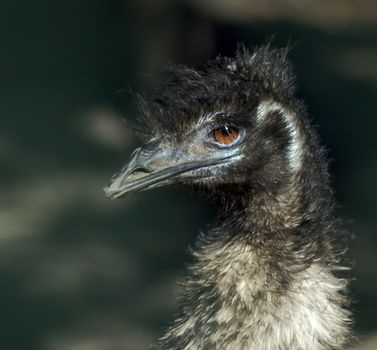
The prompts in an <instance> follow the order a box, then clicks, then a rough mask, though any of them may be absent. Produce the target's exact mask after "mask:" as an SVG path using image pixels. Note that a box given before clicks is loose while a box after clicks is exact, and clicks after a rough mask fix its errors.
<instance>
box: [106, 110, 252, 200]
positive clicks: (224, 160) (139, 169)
mask: <svg viewBox="0 0 377 350" xmlns="http://www.w3.org/2000/svg"><path fill="white" fill-rule="evenodd" d="M197 124H198V125H192V126H191V128H190V130H188V131H187V133H186V135H185V136H184V137H182V136H181V137H180V139H181V141H180V142H176V141H175V140H174V139H172V138H171V137H170V138H163V137H159V138H153V139H152V140H150V141H149V142H148V143H147V144H145V145H144V146H142V147H139V148H137V149H136V150H135V151H134V152H133V154H132V155H131V159H130V160H129V162H128V163H127V164H126V165H125V166H124V168H123V169H122V170H121V171H120V172H119V173H118V174H116V175H115V176H114V177H113V178H112V180H111V183H110V185H109V186H108V187H107V188H106V189H105V191H106V193H107V195H108V196H109V197H111V198H118V197H121V196H123V195H125V194H127V193H129V192H133V191H139V190H144V189H150V188H154V187H158V186H164V185H169V184H174V183H179V182H186V183H187V182H189V183H190V182H195V183H206V182H208V181H210V180H214V179H218V177H219V176H220V175H223V174H224V173H225V172H226V168H229V167H232V166H235V164H236V163H237V162H239V161H240V160H241V159H243V158H244V157H245V152H244V147H243V142H244V139H245V136H246V135H245V134H246V130H245V129H244V128H242V127H241V126H238V125H235V124H234V123H231V122H228V121H227V120H226V116H224V114H223V113H214V114H212V115H208V116H206V117H205V118H203V117H201V120H200V123H197ZM170 136H171V135H170Z"/></svg>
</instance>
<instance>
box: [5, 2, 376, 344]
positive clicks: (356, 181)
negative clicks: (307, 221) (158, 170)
mask: <svg viewBox="0 0 377 350" xmlns="http://www.w3.org/2000/svg"><path fill="white" fill-rule="evenodd" d="M0 23H1V24H0V26H1V28H0V29H1V30H0V39H1V40H0V72H1V78H0V99H1V103H0V166H1V171H0V179H1V181H0V344H1V345H0V347H1V348H2V349H6V350H12V349H23V350H24V349H28V350H37V349H38V350H68V349H69V350H89V349H90V350H99V349H106V350H118V349H119V350H120V349H122V350H124V349H130V350H139V349H145V348H146V346H147V344H148V343H149V342H150V341H151V340H152V339H154V338H156V337H158V336H159V335H161V334H162V332H163V329H164V327H165V326H166V325H167V323H168V322H169V321H170V320H172V315H173V313H174V311H175V310H176V302H175V293H176V286H175V281H176V280H177V279H178V278H179V277H180V276H181V274H182V270H183V267H184V264H185V262H187V261H188V260H189V254H188V253H187V247H188V246H189V245H190V244H193V242H194V241H195V238H196V236H197V232H198V230H200V229H203V228H204V227H205V225H206V223H208V222H210V221H211V218H212V217H213V214H214V210H213V208H212V207H211V204H210V203H208V202H206V201H204V200H203V199H201V198H197V197H193V196H191V195H190V194H189V193H188V191H185V190H184V189H181V188H171V189H162V190H155V191H152V192H147V193H141V194H140V195H138V196H136V197H132V198H126V199H124V200H122V201H109V200H108V199H106V198H105V196H104V194H103V192H102V187H103V185H104V184H105V183H106V182H107V180H108V179H109V178H110V176H111V175H112V174H113V173H114V172H116V171H117V170H118V169H119V168H120V167H121V166H122V164H123V163H124V162H125V161H126V159H127V157H128V155H129V153H130V152H131V150H132V149H133V148H134V147H135V146H136V145H137V144H138V140H137V139H136V138H135V137H134V136H133V135H132V134H131V133H130V132H129V130H128V128H127V124H126V123H124V122H123V119H127V120H131V121H132V120H133V119H134V116H135V111H134V108H133V101H132V91H143V92H145V93H147V94H148V93H151V92H153V89H154V88H155V86H156V84H157V83H158V81H159V71H160V69H161V68H162V67H163V66H164V65H165V64H166V63H167V62H175V63H184V64H196V63H199V62H202V61H205V60H207V59H208V58H213V57H215V56H216V55H217V54H218V53H222V54H224V55H232V53H233V52H234V50H235V48H236V47H237V43H238V42H243V43H245V44H246V45H249V46H254V45H258V44H263V43H264V42H265V41H266V38H270V37H271V36H272V35H274V36H275V39H274V43H275V45H276V46H285V45H287V44H290V45H292V46H293V49H292V50H291V53H290V58H291V60H292V61H293V63H294V65H295V67H296V71H297V74H298V81H299V91H298V94H299V96H300V97H301V98H304V99H305V100H306V102H307V104H308V109H309V112H310V114H311V115H312V116H313V117H314V118H315V121H316V123H318V125H319V129H320V132H321V136H322V139H323V141H324V143H325V144H326V145H327V147H328V148H329V149H330V155H331V157H332V159H333V161H332V165H331V172H332V174H333V175H334V187H335V190H336V196H337V199H338V201H339V203H340V204H341V206H342V207H341V208H340V209H339V211H340V213H341V215H343V217H345V218H346V219H347V220H348V221H349V223H348V224H347V225H348V227H349V229H350V230H351V231H352V232H354V233H355V234H356V239H355V240H353V241H352V242H351V249H350V255H351V257H352V259H354V260H355V261H356V263H355V267H354V270H353V274H354V276H355V280H354V281H353V283H352V295H353V299H354V301H355V304H354V309H355V329H356V331H357V333H358V335H359V336H361V338H362V339H365V340H364V341H363V344H362V345H360V346H358V347H357V349H377V345H376V344H377V343H376V337H377V298H376V296H377V254H376V251H377V235H376V228H377V210H376V209H377V204H376V199H377V185H376V179H377V157H376V149H377V147H376V146H377V137H376V135H377V118H376V117H377V116H376V99H377V93H376V92H377V65H376V62H377V5H376V2H375V0H361V1H353V0H333V1H326V0H302V1H297V0H268V1H266V0H248V1H246V0H201V1H199V0H186V1H178V0H176V1H173V0H154V1H146V0H138V1H137V0H134V1H132V0H128V1H126V0H123V1H122V0H112V1H100V0H91V1H89V0H81V1H73V0H67V1H58V2H53V1H47V0H35V1H26V0H21V1H18V2H15V1H10V0H2V1H1V5H0Z"/></svg>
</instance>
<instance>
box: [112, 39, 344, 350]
mask: <svg viewBox="0 0 377 350" xmlns="http://www.w3.org/2000/svg"><path fill="white" fill-rule="evenodd" d="M139 102H140V103H139V107H140V108H139V119H140V121H141V123H140V129H141V131H142V132H143V134H144V136H145V138H146V140H147V142H146V144H145V145H144V146H142V147H140V148H137V149H136V150H135V151H134V152H133V153H132V155H131V159H130V160H129V162H128V163H127V164H126V165H125V167H124V168H123V169H122V170H121V171H120V172H119V173H118V174H116V175H115V176H114V177H113V178H112V180H111V181H110V184H109V185H108V186H107V187H106V188H105V192H106V194H107V196H109V197H110V198H119V197H122V196H124V195H126V194H128V193H131V192H136V191H140V190H146V189H151V188H155V187H159V186H166V185H171V184H176V183H182V184H184V185H189V186H191V187H193V188H196V189H198V190H200V191H201V192H204V193H206V194H207V195H209V196H210V197H211V198H212V199H213V200H214V201H215V202H216V203H217V205H218V209H219V210H218V216H217V220H216V223H215V224H214V225H213V226H212V228H211V229H209V230H208V232H206V233H202V234H201V235H200V236H199V239H198V241H197V244H196V246H195V248H194V249H193V256H194V258H193V259H194V262H193V264H192V265H191V266H189V267H188V271H187V277H186V279H185V281H184V283H183V293H182V294H183V295H182V297H181V304H180V314H179V316H178V317H177V318H176V320H175V321H174V322H173V323H172V324H171V325H170V327H169V328H168V329H167V331H166V333H165V335H163V336H162V337H161V338H160V339H158V340H157V341H156V343H155V344H154V345H153V348H155V349H162V350H178V349H179V350H197V349H206V350H212V349H220V350H234V349H240V350H248V349H253V350H254V349H255V350H275V349H276V350H288V349H289V350H304V349H313V350H330V349H332V350H336V349H342V348H344V346H345V345H346V344H347V343H348V342H349V341H350V339H351V332H350V324H351V312H350V310H349V307H348V305H349V297H348V292H347V287H348V279H347V278H346V277H345V276H343V272H342V271H343V270H346V269H347V267H346V264H345V263H344V252H345V244H344V242H343V240H342V230H341V229H340V220H339V219H337V218H336V215H335V214H334V211H335V210H334V206H335V203H334V198H333V194H332V190H331V186H330V180H329V173H328V161H327V155H326V151H325V149H324V147H323V146H321V143H320V141H319V137H318V135H317V131H316V129H315V128H314V127H313V125H312V122H311V120H310V118H309V117H308V114H307V112H306V108H305V106H304V104H303V103H302V102H301V101H300V100H298V99H297V98H296V97H295V77H294V74H293V73H292V67H291V64H290V63H289V62H288V60H287V49H273V48H271V47H270V45H265V46H262V47H260V48H257V49H254V50H253V51H248V50H247V49H245V48H243V49H241V50H239V51H238V52H237V54H236V55H235V57H232V58H228V57H218V58H216V59H215V60H213V61H210V62H209V63H206V64H204V65H202V66H199V67H198V68H196V69H194V68H188V67H185V66H169V67H167V68H166V69H165V73H164V77H163V82H162V84H161V86H160V88H159V89H158V91H157V94H156V96H155V97H154V98H152V99H150V100H149V101H144V99H141V98H140V101H139Z"/></svg>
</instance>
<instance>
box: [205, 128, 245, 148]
mask: <svg viewBox="0 0 377 350" xmlns="http://www.w3.org/2000/svg"><path fill="white" fill-rule="evenodd" d="M239 134H240V133H239V130H238V129H237V128H236V127H234V126H230V125H223V126H220V127H219V128H217V129H215V130H213V131H212V136H213V139H214V140H215V141H216V142H217V143H218V144H220V145H224V146H230V145H232V144H233V143H234V142H236V141H237V140H238V136H239Z"/></svg>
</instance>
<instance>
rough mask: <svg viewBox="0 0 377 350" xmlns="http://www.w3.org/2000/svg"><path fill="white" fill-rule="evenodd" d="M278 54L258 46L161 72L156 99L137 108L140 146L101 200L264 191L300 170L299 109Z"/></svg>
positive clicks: (282, 54) (287, 70) (283, 57)
mask: <svg viewBox="0 0 377 350" xmlns="http://www.w3.org/2000/svg"><path fill="white" fill-rule="evenodd" d="M286 54H287V50H273V49H271V48H269V47H268V46H265V47H262V48H259V49H257V50H255V51H254V52H253V53H250V52H248V51H247V50H245V49H243V50H241V51H240V52H238V53H237V55H236V57H235V58H224V57H219V58H217V59H216V60H214V61H211V62H209V63H208V64H206V65H204V66H201V67H199V68H197V69H191V68H187V67H184V66H172V67H168V68H167V69H166V70H165V77H164V79H163V83H162V84H161V87H160V89H159V91H158V93H157V96H156V97H155V98H154V99H153V100H152V101H150V102H144V101H143V102H141V103H140V106H141V108H140V120H141V122H142V123H141V127H140V128H141V130H142V132H143V133H144V135H145V136H146V140H147V142H146V144H145V145H144V146H142V147H139V148H137V149H136V150H135V151H134V152H133V153H132V155H131V158H130V160H129V161H128V163H127V164H126V165H125V166H124V167H123V169H122V170H121V171H120V172H119V173H118V174H116V175H114V177H113V178H112V180H111V182H110V184H109V185H108V186H107V187H106V188H105V192H106V194H107V195H108V196H109V197H110V198H118V197H121V196H123V195H125V194H127V193H130V192H134V191H140V190H145V189H150V188H154V187H158V186H165V185H169V184H174V183H182V182H183V183H186V184H192V185H194V186H197V187H200V188H204V189H206V190H210V191H213V192H214V193H221V194H223V193H224V192H226V193H229V191H230V190H231V191H235V190H237V191H238V190H242V191H245V190H248V189H251V190H253V191H257V190H258V189H259V190H260V189H264V190H266V189H268V190H270V191H272V190H273V188H274V187H275V186H278V185H279V183H280V182H282V181H284V179H285V178H286V177H287V176H288V175H289V174H292V172H298V171H300V169H301V168H302V158H303V153H304V151H305V150H304V147H305V145H304V142H303V138H304V133H303V129H304V127H303V125H302V120H301V119H300V117H299V114H300V113H301V112H303V110H302V106H301V104H300V103H299V102H297V100H295V98H294V79H293V75H292V73H291V67H290V64H289V63H288V62H287V60H286Z"/></svg>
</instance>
